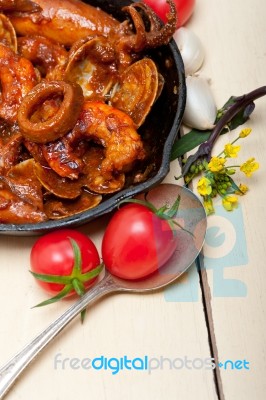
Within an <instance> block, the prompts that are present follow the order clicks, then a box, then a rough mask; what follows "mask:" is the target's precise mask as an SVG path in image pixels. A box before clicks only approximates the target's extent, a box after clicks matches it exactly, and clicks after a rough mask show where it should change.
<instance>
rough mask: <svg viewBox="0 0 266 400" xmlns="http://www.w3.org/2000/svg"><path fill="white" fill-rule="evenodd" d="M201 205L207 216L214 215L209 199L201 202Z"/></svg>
mask: <svg viewBox="0 0 266 400" xmlns="http://www.w3.org/2000/svg"><path fill="white" fill-rule="evenodd" d="M203 205H204V208H205V211H206V214H207V215H210V214H213V213H214V211H215V210H214V208H213V203H212V199H211V198H207V199H204V200H203Z"/></svg>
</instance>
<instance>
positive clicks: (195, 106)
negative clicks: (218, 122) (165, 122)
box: [183, 76, 217, 130]
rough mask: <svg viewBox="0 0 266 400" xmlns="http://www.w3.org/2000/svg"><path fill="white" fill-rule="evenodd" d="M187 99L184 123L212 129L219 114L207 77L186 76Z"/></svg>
mask: <svg viewBox="0 0 266 400" xmlns="http://www.w3.org/2000/svg"><path fill="white" fill-rule="evenodd" d="M186 85H187V101H186V107H185V112H184V117H183V124H185V125H187V126H189V127H191V128H195V129H199V130H205V129H212V128H213V127H214V122H215V119H216V114H217V107H216V104H215V100H214V97H213V94H212V91H211V88H210V86H209V84H208V82H207V80H206V79H204V78H201V77H199V76H188V77H187V78H186Z"/></svg>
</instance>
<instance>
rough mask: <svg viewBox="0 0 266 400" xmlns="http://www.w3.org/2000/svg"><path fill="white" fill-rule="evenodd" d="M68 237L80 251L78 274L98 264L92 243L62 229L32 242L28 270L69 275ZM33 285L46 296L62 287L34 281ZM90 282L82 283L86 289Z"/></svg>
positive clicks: (71, 261) (71, 259)
mask: <svg viewBox="0 0 266 400" xmlns="http://www.w3.org/2000/svg"><path fill="white" fill-rule="evenodd" d="M70 238H71V239H74V240H75V242H76V243H77V245H78V246H79V249H80V254H81V265H80V267H81V268H80V269H81V273H86V272H89V271H91V270H92V269H94V268H96V267H97V266H98V265H99V264H100V258H99V254H98V251H97V249H96V247H95V245H94V243H93V242H92V241H91V240H90V239H89V238H88V237H87V236H86V235H84V234H82V233H80V232H78V231H76V230H74V229H73V230H72V229H62V230H58V231H54V232H51V233H48V234H46V235H44V236H42V237H40V238H39V239H38V240H37V241H36V242H35V244H34V245H33V247H32V250H31V254H30V264H31V271H32V272H34V273H37V274H45V275H59V276H69V275H71V273H72V270H73V266H74V258H75V257H74V251H73V247H72V245H71V241H70ZM37 282H38V283H39V284H40V286H42V287H43V288H44V289H46V290H47V291H48V292H50V293H58V292H60V291H61V290H62V289H63V288H64V285H62V284H58V283H51V282H43V281H41V280H38V279H37ZM92 282H93V280H91V279H90V280H89V281H88V282H83V283H84V286H85V287H88V286H90V285H91V284H92ZM71 293H73V291H71ZM71 293H70V294H71Z"/></svg>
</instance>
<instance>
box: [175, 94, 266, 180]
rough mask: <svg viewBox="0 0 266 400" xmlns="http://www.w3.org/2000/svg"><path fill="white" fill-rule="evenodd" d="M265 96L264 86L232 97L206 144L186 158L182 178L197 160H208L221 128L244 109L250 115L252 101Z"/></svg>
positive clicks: (253, 105) (252, 108)
mask: <svg viewBox="0 0 266 400" xmlns="http://www.w3.org/2000/svg"><path fill="white" fill-rule="evenodd" d="M265 95H266V86H262V87H259V88H257V89H255V90H253V91H252V92H249V93H247V94H244V95H242V96H239V97H234V103H233V104H231V105H230V106H229V107H228V109H227V110H226V111H225V113H224V114H223V115H222V117H221V118H220V119H219V121H218V122H217V124H216V125H215V127H214V129H213V131H212V133H211V135H210V137H209V139H208V140H206V142H204V143H202V144H201V145H200V146H199V148H198V150H197V151H196V153H195V154H193V155H191V156H189V157H188V159H187V161H186V163H185V165H184V167H183V171H182V173H183V176H184V175H186V174H187V173H188V171H189V169H190V167H191V165H192V164H193V163H194V162H195V161H196V160H198V159H199V158H201V157H205V158H207V160H210V158H211V152H212V149H213V145H214V143H215V141H216V140H217V138H218V137H219V135H220V133H221V131H222V130H223V128H224V127H225V126H226V125H227V124H228V123H229V122H230V121H231V120H232V119H233V118H234V117H235V116H236V115H237V114H238V113H239V111H241V110H242V109H244V111H245V112H246V113H247V115H250V114H251V112H252V111H253V110H254V107H255V104H254V100H257V99H259V98H260V97H263V96H265Z"/></svg>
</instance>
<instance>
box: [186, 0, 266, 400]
mask: <svg viewBox="0 0 266 400" xmlns="http://www.w3.org/2000/svg"><path fill="white" fill-rule="evenodd" d="M265 16H266V3H265V2H263V1H260V0H254V1H250V0H244V1H242V0H234V1H231V0H224V1H219V0H213V1H209V0H198V2H197V11H196V13H195V15H194V18H193V19H192V20H191V22H190V24H189V26H190V28H191V29H193V30H194V31H195V32H196V33H197V34H198V35H199V36H200V38H201V39H202V42H203V44H204V47H205V49H206V53H207V57H206V62H205V64H204V67H203V69H202V73H204V74H205V75H206V76H208V77H210V78H211V80H212V88H213V91H214V94H215V98H216V100H217V104H218V106H219V107H220V106H222V105H223V103H224V102H225V101H226V100H227V98H229V96H230V95H241V94H244V93H247V92H249V91H251V90H253V89H255V88H256V87H259V86H263V85H265V83H266V41H265V37H266V26H265ZM265 110H266V99H265V98H263V99H260V100H257V101H256V109H255V111H254V113H253V115H252V116H251V119H250V121H249V122H247V123H246V124H245V126H246V127H251V128H252V129H253V132H252V135H251V136H250V137H248V138H247V139H245V141H242V143H239V144H242V149H241V154H240V162H243V161H245V160H246V159H248V158H250V157H253V156H254V157H255V158H256V159H257V160H258V161H259V162H260V165H261V166H260V170H259V171H258V172H257V173H256V174H255V175H254V177H253V178H251V179H250V180H248V179H245V178H244V179H243V178H241V181H242V182H243V183H247V184H248V186H249V187H250V192H249V193H248V194H247V195H246V196H244V197H242V198H241V199H240V203H241V205H240V207H239V209H238V210H237V213H236V214H231V213H230V214H223V215H220V214H221V212H220V210H218V211H217V215H216V216H213V217H210V218H209V228H212V229H214V230H212V231H210V230H209V232H208V235H207V243H206V246H205V250H204V253H205V255H206V256H209V258H208V259H205V264H206V266H207V267H208V269H207V276H208V283H209V285H210V288H211V295H212V298H211V307H212V314H213V321H214V328H215V337H216V343H217V346H218V354H219V360H220V361H221V362H223V363H224V361H225V360H227V359H231V360H234V361H236V360H244V359H245V360H247V361H248V362H249V363H250V364H249V367H250V370H246V369H245V368H242V369H241V370H236V369H234V370H230V369H227V370H224V367H222V368H221V369H220V373H221V377H222V384H223V391H224V395H225V399H226V400H231V399H241V400H248V399H250V398H255V399H256V400H263V399H265V390H266V386H265V370H266V359H265V352H266V344H265V343H266V337H265V332H266V319H265V310H266V294H265V293H266V292H265V288H264V282H265V280H266V270H265V266H264V264H265V261H264V260H265V255H266V252H265V239H266V235H265V229H264V226H265V222H266V217H265V188H266V186H265V170H266V166H265V147H266V136H265V126H266V113H265ZM238 131H239V130H237V131H235V132H232V133H231V134H230V135H229V138H230V140H232V139H233V138H235V137H236V136H237V134H238ZM230 140H229V139H228V137H227V138H226V137H223V138H221V139H219V142H218V143H217V145H216V146H215V148H216V150H217V153H219V151H220V150H221V149H222V147H223V145H224V144H225V143H227V142H229V141H230ZM215 228H217V229H219V230H220V231H219V232H218V238H216V239H215V238H214V237H213V235H214V234H215ZM223 233H224V235H225V236H224V240H223V238H222V236H220V239H219V234H220V235H222V234H223ZM219 240H220V241H219ZM234 296H235V297H234Z"/></svg>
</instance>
